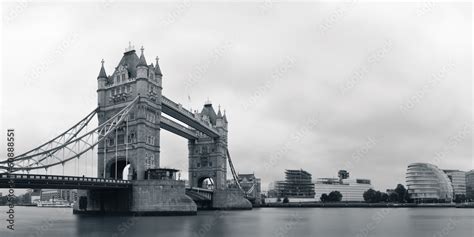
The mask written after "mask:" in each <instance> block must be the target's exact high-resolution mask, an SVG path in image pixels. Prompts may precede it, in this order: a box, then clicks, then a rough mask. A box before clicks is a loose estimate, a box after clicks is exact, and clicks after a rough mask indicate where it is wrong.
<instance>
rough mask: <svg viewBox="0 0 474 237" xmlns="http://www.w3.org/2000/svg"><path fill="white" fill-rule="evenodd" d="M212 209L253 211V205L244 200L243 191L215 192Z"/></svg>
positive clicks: (226, 190) (227, 190)
mask: <svg viewBox="0 0 474 237" xmlns="http://www.w3.org/2000/svg"><path fill="white" fill-rule="evenodd" d="M212 208H213V209H226V210H231V209H234V210H237V209H243V210H249V209H252V203H250V201H249V200H247V199H246V198H244V195H243V193H242V191H240V190H238V189H225V190H214V193H213V195H212Z"/></svg>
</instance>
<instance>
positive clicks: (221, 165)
mask: <svg viewBox="0 0 474 237" xmlns="http://www.w3.org/2000/svg"><path fill="white" fill-rule="evenodd" d="M198 116H199V117H200V119H201V120H202V121H204V122H206V123H208V124H209V125H210V126H212V127H215V128H216V130H217V131H218V132H219V134H220V137H218V138H212V137H209V136H199V137H198V139H195V140H189V141H188V149H189V184H190V186H191V187H199V188H204V185H205V184H204V181H205V180H210V181H211V182H212V185H213V186H214V189H217V190H223V189H225V188H226V174H227V156H226V151H227V132H228V131H227V124H228V122H227V118H226V116H225V114H224V115H222V113H221V111H220V108H219V111H218V112H217V114H216V112H215V110H214V108H213V107H212V103H211V102H210V101H207V102H206V103H205V104H204V107H203V109H202V111H201V113H199V114H198Z"/></svg>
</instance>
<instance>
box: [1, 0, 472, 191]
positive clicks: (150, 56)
mask: <svg viewBox="0 0 474 237" xmlns="http://www.w3.org/2000/svg"><path fill="white" fill-rule="evenodd" d="M2 9H3V10H2V13H3V17H2V20H3V23H2V44H1V45H2V63H1V65H2V74H1V75H2V80H1V82H2V93H1V100H2V102H1V119H2V121H1V129H2V131H5V130H6V129H7V128H15V130H16V136H17V145H16V146H17V150H19V151H26V150H27V149H28V148H32V147H34V146H35V145H39V143H41V142H44V141H46V140H47V139H48V138H52V137H53V136H54V135H57V134H59V133H60V132H61V131H63V130H65V129H66V128H68V127H69V126H71V125H72V124H74V123H75V122H76V121H78V120H79V119H81V118H82V117H84V116H85V115H86V114H87V113H89V112H90V111H91V110H92V109H93V108H95V106H96V105H97V98H96V89H97V82H96V77H97V75H98V73H99V69H100V61H101V59H104V60H105V67H106V71H107V73H108V74H111V73H112V72H113V69H114V67H115V66H116V65H117V63H118V62H119V60H120V58H121V56H122V54H123V51H124V48H125V47H127V46H128V42H129V41H131V42H132V44H133V45H135V47H136V48H137V49H138V48H139V47H141V46H142V45H143V46H144V48H145V56H146V57H147V60H148V62H149V63H151V62H153V61H154V58H155V57H156V56H159V58H160V66H161V69H162V71H163V74H164V77H163V87H164V88H163V94H164V95H166V96H167V97H169V98H171V99H173V100H174V101H177V102H180V103H182V104H183V105H184V107H186V108H192V109H200V108H201V107H202V105H203V103H204V101H205V100H206V99H207V98H209V99H210V100H211V101H212V102H213V105H214V107H215V108H217V106H218V105H219V104H220V105H221V107H222V109H225V110H226V112H227V116H228V120H229V149H230V152H231V154H232V158H233V160H234V164H235V167H236V169H237V171H238V172H240V173H251V172H255V174H256V175H257V176H258V177H260V178H262V183H263V188H264V189H266V188H267V186H268V184H269V183H270V182H272V181H275V180H279V179H283V177H284V170H285V169H300V168H302V169H305V170H307V171H309V172H310V173H312V174H313V179H316V178H318V177H335V176H336V175H337V171H338V170H339V169H347V170H349V171H350V173H351V176H352V177H355V178H369V179H371V180H372V182H373V184H374V186H375V188H377V189H382V190H385V189H387V188H392V187H394V186H395V185H396V184H397V183H404V182H405V171H406V167H407V165H408V164H409V163H412V162H431V163H434V164H436V165H438V166H439V167H442V168H446V169H461V170H470V169H473V160H472V144H473V140H472V68H471V66H472V45H471V42H472V36H471V28H472V13H471V5H470V3H462V4H448V3H397V4H382V3H379V4H376V3H365V2H352V3H275V2H272V1H265V2H263V1H261V2H256V3H225V4H224V3H223V4H218V3H198V2H191V1H178V2H171V3H119V2H115V1H105V2H96V3H94V2H90V3H67V4H53V3H35V4H33V3H26V4H24V3H11V4H4V5H3V8H2ZM161 140H162V141H161V165H162V166H166V167H177V168H179V169H182V170H184V171H186V170H187V141H186V140H184V139H183V138H180V137H177V136H175V135H173V134H170V133H168V132H167V131H163V132H162V133H161ZM1 142H2V143H1V145H2V147H5V142H4V139H1ZM4 150H5V149H1V152H2V153H1V154H2V157H5V153H4ZM89 165H90V163H89ZM68 169H73V168H72V167H68ZM91 169H94V168H93V167H91ZM183 175H184V176H187V174H186V173H185V174H183ZM229 175H230V174H229Z"/></svg>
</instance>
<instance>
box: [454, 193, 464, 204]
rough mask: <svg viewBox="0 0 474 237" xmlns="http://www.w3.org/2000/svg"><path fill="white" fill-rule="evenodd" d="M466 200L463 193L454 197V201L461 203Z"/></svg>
mask: <svg viewBox="0 0 474 237" xmlns="http://www.w3.org/2000/svg"><path fill="white" fill-rule="evenodd" d="M465 201H466V195H464V194H456V196H455V197H454V202H455V203H463V202H465Z"/></svg>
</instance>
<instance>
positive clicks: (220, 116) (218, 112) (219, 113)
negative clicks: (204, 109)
mask: <svg viewBox="0 0 474 237" xmlns="http://www.w3.org/2000/svg"><path fill="white" fill-rule="evenodd" d="M217 117H218V118H222V113H221V105H219V110H218V111H217Z"/></svg>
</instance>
